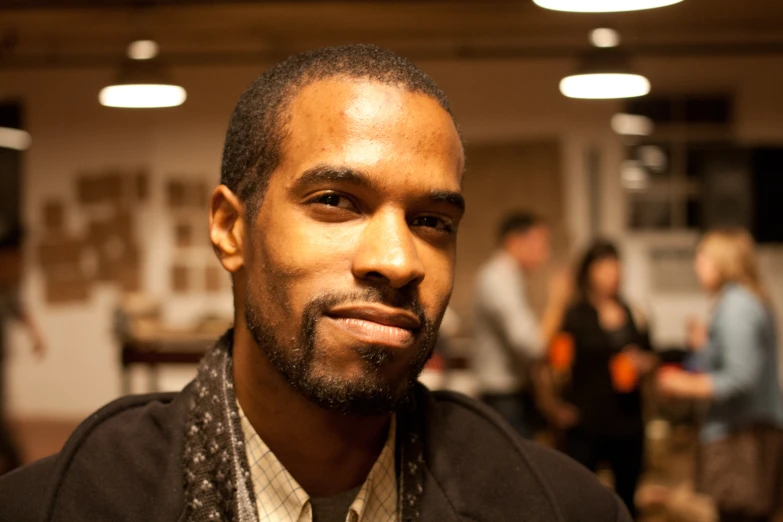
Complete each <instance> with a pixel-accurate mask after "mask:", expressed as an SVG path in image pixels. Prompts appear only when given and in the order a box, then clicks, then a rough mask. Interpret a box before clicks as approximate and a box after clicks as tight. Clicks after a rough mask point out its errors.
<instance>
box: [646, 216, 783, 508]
mask: <svg viewBox="0 0 783 522" xmlns="http://www.w3.org/2000/svg"><path fill="white" fill-rule="evenodd" d="M695 267H696V274H697V276H698V279H699V282H700V283H701V285H702V286H703V287H704V288H705V290H707V291H708V292H710V293H711V294H712V295H713V296H714V297H715V298H716V302H715V305H714V307H713V312H712V319H711V321H710V325H709V328H708V334H707V339H706V346H705V347H704V349H703V350H702V361H703V366H704V372H703V373H693V374H691V373H686V372H683V371H680V370H671V369H664V370H662V371H661V372H660V373H659V375H658V387H659V390H660V392H661V393H662V394H664V395H668V396H672V397H681V398H692V399H707V400H709V401H710V406H709V411H708V413H707V419H706V422H705V424H704V426H703V427H702V430H701V434H700V441H701V451H700V465H699V473H698V475H699V476H698V477H697V483H698V484H697V485H698V486H699V487H700V489H701V490H702V491H703V492H705V493H708V494H710V495H711V496H712V497H713V499H714V500H715V502H716V505H717V508H718V511H719V513H720V521H721V522H735V521H737V522H739V521H743V522H744V521H754V522H755V521H758V522H761V521H766V520H771V518H772V516H773V514H774V512H775V511H776V510H777V509H779V506H777V505H776V504H779V502H780V501H781V499H782V498H783V395H782V394H781V388H780V382H779V379H778V354H777V339H776V332H775V324H774V320H773V314H772V310H771V308H770V305H769V301H768V299H767V297H766V294H765V292H764V290H763V288H762V286H761V283H760V281H759V276H758V268H757V264H756V255H755V245H754V242H753V239H752V238H751V236H750V234H748V233H747V232H746V231H745V230H741V229H726V230H715V231H712V232H709V233H708V234H707V235H706V236H705V237H704V239H703V240H702V242H701V244H700V245H699V248H698V251H697V255H696V262H695Z"/></svg>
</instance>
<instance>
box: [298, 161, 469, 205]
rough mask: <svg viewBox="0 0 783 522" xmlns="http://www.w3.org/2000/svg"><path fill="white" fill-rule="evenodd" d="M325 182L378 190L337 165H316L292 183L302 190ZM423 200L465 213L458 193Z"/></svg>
mask: <svg viewBox="0 0 783 522" xmlns="http://www.w3.org/2000/svg"><path fill="white" fill-rule="evenodd" d="M327 182H340V183H348V184H350V185H354V186H357V187H361V188H365V189H370V190H376V189H378V186H377V185H376V184H375V183H374V182H373V180H372V179H370V177H369V176H368V175H367V174H365V173H364V172H362V171H359V170H356V169H352V168H349V167H343V166H337V165H316V166H315V167H312V168H310V169H307V170H306V171H304V173H303V174H302V175H301V176H299V178H298V179H297V180H296V181H295V182H294V188H302V187H307V186H309V185H317V184H319V183H327ZM424 199H425V200H427V201H430V202H433V203H446V204H447V205H451V206H453V207H455V208H456V209H458V210H459V211H460V212H465V198H463V197H462V194H460V193H459V192H454V191H450V190H434V191H432V192H429V193H428V194H427V195H426V196H425V197H424Z"/></svg>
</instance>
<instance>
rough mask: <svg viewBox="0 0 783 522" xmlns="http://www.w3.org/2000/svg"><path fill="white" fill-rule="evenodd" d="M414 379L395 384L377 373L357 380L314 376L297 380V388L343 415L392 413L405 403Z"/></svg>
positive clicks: (319, 404)
mask: <svg viewBox="0 0 783 522" xmlns="http://www.w3.org/2000/svg"><path fill="white" fill-rule="evenodd" d="M415 382H416V380H415V379H414V380H413V381H410V380H409V379H408V380H405V381H404V382H400V381H399V380H395V381H394V382H393V383H392V382H389V381H387V380H386V379H384V378H382V377H380V376H378V375H374V376H372V377H370V376H366V375H365V376H364V377H360V378H357V379H344V380H340V379H337V380H336V379H333V378H331V379H328V380H321V379H313V380H311V381H310V382H306V383H294V387H295V388H297V389H298V391H299V392H300V393H302V395H304V396H305V398H307V399H308V400H309V401H310V402H312V403H314V404H315V405H317V406H318V407H320V408H323V409H325V410H328V411H332V412H335V413H340V414H343V415H363V416H375V415H384V414H388V413H391V412H393V411H395V410H396V409H397V408H398V407H400V406H401V405H403V404H405V403H406V402H407V401H408V400H409V397H410V394H411V392H412V390H413V387H414V385H415ZM297 384H298V385H297Z"/></svg>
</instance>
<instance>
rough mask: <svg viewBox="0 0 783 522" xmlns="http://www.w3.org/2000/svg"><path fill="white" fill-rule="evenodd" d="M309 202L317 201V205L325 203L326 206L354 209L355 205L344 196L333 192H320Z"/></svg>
mask: <svg viewBox="0 0 783 522" xmlns="http://www.w3.org/2000/svg"><path fill="white" fill-rule="evenodd" d="M310 203H317V204H319V205H325V206H327V207H336V208H343V209H346V210H355V209H356V205H354V204H353V202H352V201H351V200H350V199H348V198H347V197H345V196H341V195H340V194H335V193H334V192H327V193H326V194H320V195H318V196H316V197H314V198H312V199H311V200H310Z"/></svg>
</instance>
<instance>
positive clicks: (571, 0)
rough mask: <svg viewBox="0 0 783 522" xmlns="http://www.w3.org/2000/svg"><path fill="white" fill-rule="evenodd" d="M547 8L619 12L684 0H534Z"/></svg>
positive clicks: (590, 11)
mask: <svg viewBox="0 0 783 522" xmlns="http://www.w3.org/2000/svg"><path fill="white" fill-rule="evenodd" d="M533 2H534V3H535V4H536V5H538V6H540V7H543V8H545V9H552V10H555V11H568V12H572V13H617V12H621V11H641V10H642V9H655V8H657V7H666V6H668V5H673V4H678V3H680V2H682V0H533Z"/></svg>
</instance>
